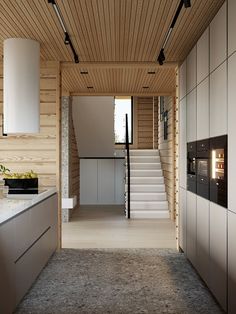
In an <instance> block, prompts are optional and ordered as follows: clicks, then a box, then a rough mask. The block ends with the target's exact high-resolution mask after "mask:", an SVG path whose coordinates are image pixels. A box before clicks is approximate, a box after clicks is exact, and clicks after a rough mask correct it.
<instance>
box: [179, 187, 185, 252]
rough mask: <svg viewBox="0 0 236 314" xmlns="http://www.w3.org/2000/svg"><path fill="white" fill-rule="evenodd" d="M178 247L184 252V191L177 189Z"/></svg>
mask: <svg viewBox="0 0 236 314" xmlns="http://www.w3.org/2000/svg"><path fill="white" fill-rule="evenodd" d="M179 246H180V247H181V249H182V250H183V251H184V252H186V190H185V189H183V188H181V187H180V189H179Z"/></svg>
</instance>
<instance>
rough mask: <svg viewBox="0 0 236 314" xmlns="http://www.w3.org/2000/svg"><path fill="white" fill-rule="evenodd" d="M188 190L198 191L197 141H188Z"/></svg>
mask: <svg viewBox="0 0 236 314" xmlns="http://www.w3.org/2000/svg"><path fill="white" fill-rule="evenodd" d="M187 190H188V191H191V192H194V193H196V191H197V185H196V142H191V143H187Z"/></svg>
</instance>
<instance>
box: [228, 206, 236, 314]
mask: <svg viewBox="0 0 236 314" xmlns="http://www.w3.org/2000/svg"><path fill="white" fill-rule="evenodd" d="M235 239H236V214H235V213H232V212H230V211H229V212H228V313H229V314H234V313H236V297H235V293H236V241H235Z"/></svg>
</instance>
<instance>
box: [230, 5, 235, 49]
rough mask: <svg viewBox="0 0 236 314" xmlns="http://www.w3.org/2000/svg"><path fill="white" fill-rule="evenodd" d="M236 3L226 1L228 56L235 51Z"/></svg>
mask: <svg viewBox="0 0 236 314" xmlns="http://www.w3.org/2000/svg"><path fill="white" fill-rule="evenodd" d="M235 14H236V1H235V0H228V55H231V54H232V53H233V52H234V51H236V36H235V29H236V19H235Z"/></svg>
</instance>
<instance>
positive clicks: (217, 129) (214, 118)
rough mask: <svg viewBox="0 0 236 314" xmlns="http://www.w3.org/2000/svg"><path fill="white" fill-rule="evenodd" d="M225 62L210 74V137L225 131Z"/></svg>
mask: <svg viewBox="0 0 236 314" xmlns="http://www.w3.org/2000/svg"><path fill="white" fill-rule="evenodd" d="M226 82H227V76H226V62H224V63H223V64H222V65H221V66H220V67H219V68H218V69H216V70H215V71H214V72H213V73H212V74H211V75H210V137H214V136H220V135H224V134H226V133H227V87H226Z"/></svg>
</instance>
